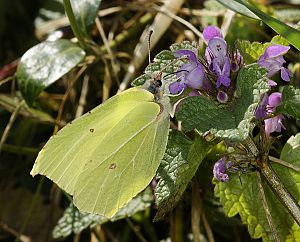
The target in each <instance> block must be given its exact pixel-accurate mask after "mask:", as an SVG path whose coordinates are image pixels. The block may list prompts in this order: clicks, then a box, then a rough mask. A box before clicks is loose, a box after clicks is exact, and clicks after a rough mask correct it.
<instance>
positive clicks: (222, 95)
mask: <svg viewBox="0 0 300 242" xmlns="http://www.w3.org/2000/svg"><path fill="white" fill-rule="evenodd" d="M217 100H218V101H219V102H220V103H227V101H228V95H227V93H226V92H223V91H218V94H217Z"/></svg>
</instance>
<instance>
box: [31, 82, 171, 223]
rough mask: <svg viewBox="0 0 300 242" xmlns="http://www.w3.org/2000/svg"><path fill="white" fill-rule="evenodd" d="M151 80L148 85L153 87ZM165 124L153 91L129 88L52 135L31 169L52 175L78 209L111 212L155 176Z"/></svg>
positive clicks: (164, 113) (166, 130)
mask: <svg viewBox="0 0 300 242" xmlns="http://www.w3.org/2000/svg"><path fill="white" fill-rule="evenodd" d="M153 83H155V84H154V87H152V86H153V85H150V86H149V87H151V88H150V89H149V90H152V91H153V90H156V89H155V86H156V87H157V82H153ZM169 124H170V119H169V113H168V112H167V109H166V108H165V107H164V106H163V104H162V103H159V101H157V99H156V98H155V95H154V94H152V93H151V92H150V91H148V90H146V89H143V88H140V87H134V88H130V89H128V90H126V91H124V92H122V93H120V94H117V95H115V96H113V97H112V98H110V99H108V100H107V101H106V102H104V103H103V104H101V105H99V106H98V107H96V108H94V109H93V110H91V111H90V112H88V113H86V114H85V115H83V116H81V117H80V118H78V119H76V120H74V121H72V122H71V123H70V124H68V125H66V126H65V127H64V128H62V129H61V130H60V131H59V132H58V133H57V134H56V135H54V136H52V137H51V138H50V139H49V141H48V142H47V143H46V145H45V146H44V147H43V148H42V150H41V151H40V152H39V154H38V157H37V158H36V161H35V163H34V166H33V168H32V170H31V175H32V176H35V175H37V174H41V175H45V176H46V177H48V178H49V179H51V180H52V181H53V182H55V183H56V184H57V185H58V186H59V187H60V188H61V189H63V190H64V191H66V192H67V193H68V194H70V195H72V196H73V202H74V204H75V206H76V207H77V208H78V209H79V210H80V211H82V212H88V213H93V214H99V215H103V216H105V217H108V218H111V217H112V216H113V215H114V214H116V212H117V211H118V210H119V209H120V208H121V207H123V206H124V205H125V204H126V203H128V202H129V201H130V200H131V199H132V198H133V197H135V196H136V195H137V194H138V193H140V192H141V191H142V190H144V189H145V188H146V187H147V185H148V184H149V183H150V182H151V180H152V178H153V177H154V176H155V174H156V171H157V169H158V166H159V164H160V161H161V159H162V157H163V155H164V151H165V149H166V144H167V140H168V133H169Z"/></svg>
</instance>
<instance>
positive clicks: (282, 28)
mask: <svg viewBox="0 0 300 242" xmlns="http://www.w3.org/2000/svg"><path fill="white" fill-rule="evenodd" d="M234 1H235V2H236V3H239V4H242V5H243V6H245V7H246V8H248V9H249V10H250V11H251V12H252V13H253V14H254V15H256V16H257V17H259V18H260V19H261V20H262V21H263V22H264V23H265V24H266V25H268V26H269V27H271V28H272V29H273V30H274V31H275V32H276V33H278V34H280V35H281V36H283V37H284V38H285V39H286V40H287V41H288V42H289V43H290V44H291V45H293V46H294V47H296V48H297V49H298V50H300V41H299V38H300V31H298V30H296V29H294V28H292V27H290V26H289V25H287V24H285V23H283V22H281V21H279V20H278V19H275V18H273V17H271V16H269V15H268V14H266V13H264V12H262V11H261V10H259V9H258V8H256V7H255V6H254V5H252V4H250V3H248V2H247V1H245V0H234ZM224 2H226V3H228V2H233V1H232V0H226V1H220V3H224ZM234 11H237V12H238V10H236V9H234Z"/></svg>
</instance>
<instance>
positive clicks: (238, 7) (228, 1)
mask: <svg viewBox="0 0 300 242" xmlns="http://www.w3.org/2000/svg"><path fill="white" fill-rule="evenodd" d="M217 1H218V2H219V3H221V4H222V5H224V6H225V7H227V8H229V9H231V10H232V11H234V12H237V13H239V14H241V15H244V16H246V17H249V18H253V19H257V20H259V19H260V18H259V17H257V16H256V15H255V14H254V13H253V12H251V11H250V10H249V9H248V8H247V7H246V6H244V5H242V4H241V3H238V2H237V1H232V0H217Z"/></svg>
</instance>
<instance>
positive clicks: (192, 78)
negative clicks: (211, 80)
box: [185, 65, 205, 89]
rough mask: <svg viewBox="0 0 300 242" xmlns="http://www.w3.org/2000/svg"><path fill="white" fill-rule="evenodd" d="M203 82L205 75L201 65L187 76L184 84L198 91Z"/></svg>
mask: <svg viewBox="0 0 300 242" xmlns="http://www.w3.org/2000/svg"><path fill="white" fill-rule="evenodd" d="M204 80H205V73H204V69H203V67H202V65H198V66H197V67H196V68H195V69H194V70H192V71H191V72H190V73H189V74H188V75H187V76H186V80H185V83H186V85H187V86H188V87H191V88H193V89H199V88H200V87H202V86H203V81H204Z"/></svg>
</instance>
